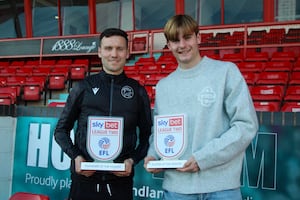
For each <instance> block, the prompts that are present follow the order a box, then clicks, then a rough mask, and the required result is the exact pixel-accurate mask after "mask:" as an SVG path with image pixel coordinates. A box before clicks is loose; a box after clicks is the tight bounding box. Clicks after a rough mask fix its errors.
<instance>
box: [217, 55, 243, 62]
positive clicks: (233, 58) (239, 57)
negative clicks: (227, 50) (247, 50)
mask: <svg viewBox="0 0 300 200" xmlns="http://www.w3.org/2000/svg"><path fill="white" fill-rule="evenodd" d="M222 60H224V61H230V62H234V63H240V62H243V61H244V56H243V54H241V53H231V54H224V55H223V58H222Z"/></svg>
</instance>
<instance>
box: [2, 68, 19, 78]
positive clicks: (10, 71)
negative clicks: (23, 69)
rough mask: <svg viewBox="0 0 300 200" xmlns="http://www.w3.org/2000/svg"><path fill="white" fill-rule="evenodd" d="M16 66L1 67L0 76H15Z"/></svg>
mask: <svg viewBox="0 0 300 200" xmlns="http://www.w3.org/2000/svg"><path fill="white" fill-rule="evenodd" d="M16 71H17V69H16V68H10V67H8V68H3V69H1V70H0V76H4V77H8V76H15V75H16Z"/></svg>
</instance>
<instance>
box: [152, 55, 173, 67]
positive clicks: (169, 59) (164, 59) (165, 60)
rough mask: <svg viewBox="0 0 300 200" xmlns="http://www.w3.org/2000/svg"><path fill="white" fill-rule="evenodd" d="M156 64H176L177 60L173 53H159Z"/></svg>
mask: <svg viewBox="0 0 300 200" xmlns="http://www.w3.org/2000/svg"><path fill="white" fill-rule="evenodd" d="M156 64H157V65H159V66H163V65H168V64H177V60H176V58H175V57H174V56H173V55H161V56H160V57H159V58H158V59H157V61H156Z"/></svg>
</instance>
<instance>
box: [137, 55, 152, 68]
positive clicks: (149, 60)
mask: <svg viewBox="0 0 300 200" xmlns="http://www.w3.org/2000/svg"><path fill="white" fill-rule="evenodd" d="M153 64H155V58H154V57H153V56H151V57H140V58H139V59H138V60H137V61H136V62H135V65H137V66H143V65H153Z"/></svg>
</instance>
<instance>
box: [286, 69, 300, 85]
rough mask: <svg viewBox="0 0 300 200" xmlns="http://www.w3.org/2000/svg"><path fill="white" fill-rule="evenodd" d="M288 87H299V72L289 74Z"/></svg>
mask: <svg viewBox="0 0 300 200" xmlns="http://www.w3.org/2000/svg"><path fill="white" fill-rule="evenodd" d="M289 85H300V71H294V72H292V73H291V77H290V80H289Z"/></svg>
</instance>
